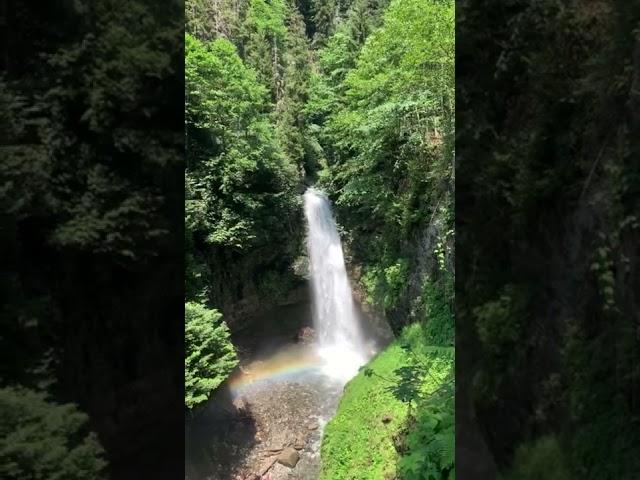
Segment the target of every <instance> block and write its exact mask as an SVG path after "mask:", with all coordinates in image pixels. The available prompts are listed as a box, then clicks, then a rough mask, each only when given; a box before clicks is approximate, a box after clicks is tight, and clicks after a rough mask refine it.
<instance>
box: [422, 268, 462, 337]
mask: <svg viewBox="0 0 640 480" xmlns="http://www.w3.org/2000/svg"><path fill="white" fill-rule="evenodd" d="M442 284H444V286H443V285H442ZM453 296H454V292H453V281H452V279H451V276H446V277H445V279H444V280H443V281H442V282H441V283H440V284H436V283H434V282H432V281H430V280H428V279H427V280H426V281H425V282H424V284H423V286H422V295H421V296H420V300H419V301H420V304H421V307H422V308H423V309H424V325H425V327H424V330H425V334H426V339H425V340H426V343H427V344H428V345H441V346H453V343H454V337H455V318H454V315H453Z"/></svg>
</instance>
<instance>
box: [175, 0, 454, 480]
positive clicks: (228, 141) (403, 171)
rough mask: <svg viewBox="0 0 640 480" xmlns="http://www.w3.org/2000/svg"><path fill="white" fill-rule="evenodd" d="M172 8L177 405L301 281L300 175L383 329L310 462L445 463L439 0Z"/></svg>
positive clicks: (374, 473)
mask: <svg viewBox="0 0 640 480" xmlns="http://www.w3.org/2000/svg"><path fill="white" fill-rule="evenodd" d="M186 25H187V32H186V43H185V79H186V116H185V122H186V142H187V165H186V175H185V188H186V209H185V215H186V245H187V250H186V262H187V277H186V291H187V297H186V304H185V307H186V332H187V336H186V350H187V357H186V362H185V368H186V392H185V404H186V407H187V409H188V410H189V411H190V412H191V413H190V414H189V415H190V416H192V415H193V412H197V411H198V409H199V408H200V407H201V406H202V405H203V404H204V402H205V401H206V400H207V399H208V398H209V397H210V395H211V393H212V392H213V391H215V389H216V388H217V387H219V386H220V385H221V384H222V383H223V382H224V380H225V379H226V378H227V377H228V375H229V374H230V373H231V372H232V371H233V369H234V368H235V367H236V365H237V363H238V357H237V354H236V351H235V350H236V348H235V347H234V345H233V344H232V340H231V338H232V337H233V334H234V332H236V331H238V332H242V329H243V328H244V325H243V322H244V318H245V317H246V315H248V314H249V313H251V312H252V311H254V310H256V309H258V308H265V306H267V305H269V304H273V303H274V302H277V301H278V300H279V299H281V298H282V297H286V296H287V295H288V293H289V292H291V291H292V290H294V289H295V288H296V287H297V286H299V285H300V284H302V283H304V281H305V264H306V258H305V257H306V252H305V248H304V247H305V227H304V222H303V214H302V199H301V193H302V192H304V190H305V189H306V188H307V186H309V185H314V186H316V187H317V188H321V189H322V190H323V191H325V192H326V193H327V194H328V195H329V198H330V199H331V200H332V203H333V205H334V207H335V214H336V217H337V221H338V223H339V225H340V229H341V234H342V235H341V236H342V239H343V243H344V246H345V249H346V256H347V263H348V267H349V270H350V273H351V277H352V282H353V286H354V289H355V290H356V295H357V296H358V297H359V298H360V299H361V300H362V302H363V303H364V304H365V305H366V306H367V308H369V309H370V310H372V311H375V312H376V313H377V314H379V315H381V316H383V317H384V318H385V319H386V320H387V321H388V323H389V324H390V325H391V327H392V329H393V331H394V332H395V334H396V337H397V340H395V341H394V342H393V343H392V344H391V345H390V346H389V347H387V349H385V350H384V351H382V352H381V353H380V354H379V355H378V356H377V357H376V358H375V359H374V361H373V362H372V363H371V364H369V365H367V366H366V367H365V368H363V369H362V370H361V372H360V374H359V375H358V376H357V377H356V378H355V379H354V380H353V381H352V382H351V383H350V384H349V385H348V386H347V389H346V391H345V392H346V393H345V396H344V398H343V401H342V403H341V405H340V407H339V409H338V413H337V415H336V417H335V418H334V420H333V421H332V422H330V424H329V425H328V426H327V430H326V432H325V436H324V440H323V446H322V464H323V467H322V468H323V470H322V473H321V478H326V479H331V480H336V479H340V478H372V479H373V478H380V479H382V478H405V479H413V478H415V479H418V478H454V459H453V436H454V434H453V432H454V425H453V338H454V321H453V286H454V274H453V265H454V255H453V242H454V235H453V221H454V217H453V197H454V190H453V184H454V176H453V164H454V162H453V154H454V149H453V139H454V3H453V1H440V0H438V1H436V0H393V1H391V2H387V1H384V0H352V1H340V2H337V1H332V0H330V1H324V0H316V1H299V2H295V1H291V0H271V1H267V0H221V1H211V0H189V1H187V4H186ZM374 396H375V398H377V399H378V401H377V402H373V404H371V402H370V399H372V398H374ZM354 412H355V413H354ZM388 412H394V414H393V417H394V418H393V420H392V421H391V422H390V423H389V425H388V427H387V426H386V425H385V424H381V423H380V422H379V421H378V422H377V423H376V424H371V425H369V424H368V423H367V422H370V421H371V419H374V418H378V417H379V416H380V415H382V414H383V413H384V414H387V415H389V414H388ZM191 418H194V420H193V421H197V415H196V416H195V417H191ZM385 421H386V420H385ZM358 431H359V432H362V433H361V434H358V435H356V436H355V437H354V436H353V435H354V432H358ZM374 439H375V440H374ZM349 445H351V446H349ZM372 445H374V447H373V448H372Z"/></svg>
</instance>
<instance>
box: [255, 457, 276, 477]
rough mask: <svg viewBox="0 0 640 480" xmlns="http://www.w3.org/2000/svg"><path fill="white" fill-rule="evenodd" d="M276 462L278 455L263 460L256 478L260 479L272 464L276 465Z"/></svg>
mask: <svg viewBox="0 0 640 480" xmlns="http://www.w3.org/2000/svg"><path fill="white" fill-rule="evenodd" d="M276 460H278V455H274V456H272V457H269V458H268V459H267V460H265V462H264V463H263V464H262V466H261V467H260V470H259V471H258V476H259V477H262V476H263V475H264V474H265V473H267V472H268V471H269V469H270V468H271V467H272V466H273V464H274V463H276Z"/></svg>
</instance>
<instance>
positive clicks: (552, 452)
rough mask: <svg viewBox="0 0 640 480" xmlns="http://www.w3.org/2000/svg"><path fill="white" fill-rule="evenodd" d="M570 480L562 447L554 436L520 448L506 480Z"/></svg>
mask: <svg viewBox="0 0 640 480" xmlns="http://www.w3.org/2000/svg"><path fill="white" fill-rule="evenodd" d="M540 479H544V480H570V479H571V475H570V473H569V469H568V467H567V465H566V462H565V457H564V453H563V451H562V447H561V446H560V443H559V442H558V439H557V438H556V437H554V436H546V437H542V438H540V439H538V440H535V441H534V442H531V443H527V444H524V445H521V446H520V447H518V450H517V451H516V454H515V457H514V461H513V466H512V468H511V472H510V473H509V474H508V475H507V476H506V480H540Z"/></svg>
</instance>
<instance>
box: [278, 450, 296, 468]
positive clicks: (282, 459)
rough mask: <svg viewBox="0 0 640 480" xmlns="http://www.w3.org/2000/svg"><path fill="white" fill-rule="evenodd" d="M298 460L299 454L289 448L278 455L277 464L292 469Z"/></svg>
mask: <svg viewBox="0 0 640 480" xmlns="http://www.w3.org/2000/svg"><path fill="white" fill-rule="evenodd" d="M298 460H300V454H299V453H298V452H297V451H296V450H295V449H294V448H291V447H287V448H285V449H284V450H283V451H282V453H281V454H280V455H278V463H281V464H282V465H284V466H285V467H290V468H293V467H295V466H296V464H297V463H298Z"/></svg>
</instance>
